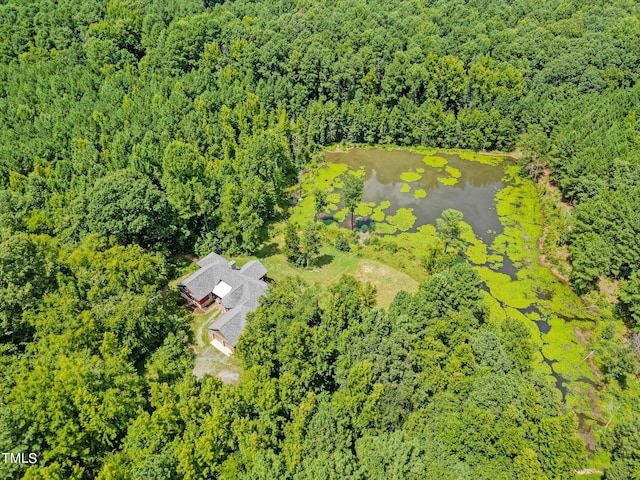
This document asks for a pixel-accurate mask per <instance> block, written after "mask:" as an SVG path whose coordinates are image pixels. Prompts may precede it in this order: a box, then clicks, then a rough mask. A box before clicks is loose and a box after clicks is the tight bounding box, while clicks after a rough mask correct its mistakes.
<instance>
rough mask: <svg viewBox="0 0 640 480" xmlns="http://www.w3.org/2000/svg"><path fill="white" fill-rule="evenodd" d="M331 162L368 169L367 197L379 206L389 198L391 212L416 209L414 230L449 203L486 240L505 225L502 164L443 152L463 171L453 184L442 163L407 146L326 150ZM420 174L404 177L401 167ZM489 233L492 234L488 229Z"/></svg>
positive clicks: (430, 220)
mask: <svg viewBox="0 0 640 480" xmlns="http://www.w3.org/2000/svg"><path fill="white" fill-rule="evenodd" d="M325 156H326V159H327V161H330V162H339V163H346V164H347V165H348V166H349V168H350V169H351V170H358V169H360V168H361V167H364V169H365V176H364V180H365V184H364V195H363V201H365V202H374V203H375V204H376V205H378V204H380V203H381V202H382V201H384V200H388V201H390V202H391V207H389V208H388V209H387V210H385V214H386V215H393V214H395V213H396V211H397V210H398V209H399V208H412V209H413V214H414V215H415V216H416V223H415V225H414V228H413V229H412V231H415V230H416V229H417V228H418V227H420V226H422V225H426V224H432V225H435V222H436V219H437V218H439V217H440V216H441V215H442V212H443V211H444V210H446V209H447V208H454V209H456V210H460V211H461V212H462V214H463V215H464V220H465V222H467V223H468V224H470V225H471V226H472V227H473V231H474V232H475V233H476V235H478V237H480V238H482V240H484V241H485V242H491V241H492V240H493V238H494V237H495V234H496V233H500V232H502V224H501V223H500V220H499V218H498V215H497V213H496V209H495V195H496V192H497V191H498V190H500V189H501V188H503V187H504V183H503V182H502V177H503V175H504V165H505V163H508V161H506V162H504V163H503V164H502V165H499V166H492V165H483V164H481V163H477V162H470V161H467V160H463V159H461V158H460V157H459V156H458V155H441V154H437V156H439V157H442V158H444V159H446V160H447V162H448V164H447V166H449V167H453V168H455V169H457V170H458V171H459V172H460V178H458V182H457V183H456V184H455V185H443V184H442V183H440V182H439V181H438V177H444V178H447V177H449V174H448V173H447V172H446V170H445V169H444V168H442V169H437V168H433V167H430V166H428V165H426V164H425V163H424V162H423V161H422V158H423V155H421V154H417V153H413V152H410V151H407V150H393V151H385V150H377V149H370V150H362V149H353V150H350V151H349V152H347V153H335V152H327V153H325ZM418 169H424V172H423V173H421V175H422V178H420V180H418V181H415V182H404V181H403V180H402V179H401V175H402V173H403V172H416V173H419V172H418ZM405 183H409V185H410V187H411V191H410V192H401V191H400V188H401V187H402V185H403V184H405ZM417 189H422V190H425V191H426V192H427V196H426V197H425V198H416V197H415V195H414V193H415V191H416V190H417ZM489 232H491V233H489Z"/></svg>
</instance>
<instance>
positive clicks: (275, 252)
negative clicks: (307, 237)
mask: <svg viewBox="0 0 640 480" xmlns="http://www.w3.org/2000/svg"><path fill="white" fill-rule="evenodd" d="M366 250H367V249H366V248H365V249H363V250H361V252H362V253H361V256H359V255H357V254H356V253H351V252H342V251H340V250H338V249H337V248H334V247H333V246H326V245H325V246H323V247H322V248H321V249H320V256H319V257H318V258H317V259H316V261H315V262H314V264H313V265H312V266H310V267H308V268H297V267H294V266H292V265H290V264H289V262H287V259H286V257H285V256H284V255H283V254H281V253H279V246H278V244H277V243H276V241H273V242H272V243H271V244H269V245H267V246H266V247H263V248H262V249H261V250H260V251H258V253H257V255H256V256H252V257H240V258H237V259H236V261H237V262H238V264H240V265H241V264H243V263H245V262H247V261H249V260H251V259H253V258H258V259H259V260H260V261H261V262H262V263H263V264H264V266H265V267H266V268H267V270H268V272H269V273H268V276H269V277H270V278H273V279H274V280H276V281H278V280H281V279H284V278H287V277H294V276H299V277H301V278H302V279H303V280H305V281H306V282H307V283H309V284H314V283H317V284H318V285H319V286H320V287H321V288H322V289H325V288H326V287H328V286H329V285H331V284H333V283H335V282H337V281H338V279H339V278H340V277H341V276H342V275H352V276H354V277H355V278H357V279H358V280H360V281H362V282H370V283H372V284H373V285H375V286H376V287H377V289H378V305H379V306H381V307H385V308H386V307H388V306H389V304H390V303H391V301H392V300H393V298H394V297H395V295H396V293H398V292H399V291H400V290H406V291H408V292H416V291H417V289H418V282H417V281H416V280H414V279H413V278H411V277H410V276H409V275H407V274H406V273H404V272H401V271H400V270H398V269H396V268H393V267H391V266H389V265H387V264H385V263H382V262H380V261H378V260H375V259H373V258H368V257H367V255H366Z"/></svg>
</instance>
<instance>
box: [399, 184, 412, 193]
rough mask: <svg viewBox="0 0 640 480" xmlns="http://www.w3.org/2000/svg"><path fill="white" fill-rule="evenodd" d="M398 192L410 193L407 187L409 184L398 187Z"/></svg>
mask: <svg viewBox="0 0 640 480" xmlns="http://www.w3.org/2000/svg"><path fill="white" fill-rule="evenodd" d="M400 191H401V192H402V193H407V192H410V191H411V187H410V186H409V184H408V183H404V184H402V186H401V187H400Z"/></svg>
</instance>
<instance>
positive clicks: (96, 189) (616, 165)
mask: <svg viewBox="0 0 640 480" xmlns="http://www.w3.org/2000/svg"><path fill="white" fill-rule="evenodd" d="M639 77H640V4H638V3H637V2H634V1H633V0H618V1H613V2H612V1H603V0H562V1H559V2H550V1H533V0H515V1H509V2H507V1H504V0H494V1H487V0H471V1H461V0H447V1H444V0H433V1H431V0H391V1H380V0H372V1H368V2H365V1H362V0H350V1H330V2H317V1H311V0H274V1H270V2H260V1H249V0H241V1H234V2H226V3H221V2H218V1H213V0H181V1H178V0H171V1H160V0H152V1H146V2H143V1H142V0H110V1H105V0H98V1H91V2H89V1H81V0H59V1H51V0H33V1H23V0H0V131H1V132H2V134H1V135H0V327H1V328H0V365H1V369H0V452H14V453H19V452H33V453H36V454H37V455H38V459H39V461H38V463H37V464H36V465H28V464H27V465H21V464H12V463H0V476H1V477H2V478H29V479H40V478H41V479H45V478H47V479H69V478H73V479H90V478H100V479H150V478H153V479H178V478H187V479H196V478H225V479H233V478H239V479H260V478H263V479H271V478H285V479H287V478H290V479H304V478H314V479H331V478H353V479H368V478H373V479H377V478H380V479H404V478H416V479H418V478H451V479H467V478H468V479H478V478H486V479H501V478H504V479H507V478H509V479H513V478H517V479H521V480H522V479H544V478H547V479H555V478H562V479H564V478H573V477H574V472H575V471H576V470H580V469H582V468H583V467H584V465H585V458H586V451H585V449H584V445H583V444H582V441H581V440H580V439H579V438H578V437H577V436H576V435H575V431H576V428H577V420H576V418H575V415H574V414H573V412H571V411H569V410H568V409H567V408H566V407H565V406H564V405H563V404H562V401H561V398H560V395H559V392H558V391H557V390H555V389H554V388H553V386H552V385H550V384H549V383H548V381H547V380H546V379H544V378H542V377H540V376H538V375H537V374H536V373H534V372H533V371H532V369H531V362H532V348H533V347H532V346H531V345H530V343H529V340H528V330H527V329H526V328H525V327H524V326H523V325H522V324H521V322H519V321H518V320H516V319H506V320H505V321H504V324H503V325H501V326H499V327H496V326H494V325H491V326H489V325H488V324H487V323H486V305H484V303H483V301H482V297H481V295H480V294H479V292H480V289H481V281H480V279H479V278H478V277H477V275H476V274H475V273H474V272H473V270H471V269H470V268H469V267H468V266H467V265H466V264H465V263H464V262H463V261H458V262H455V263H453V264H452V265H448V266H446V267H445V268H442V269H441V271H438V272H434V273H433V274H432V275H431V276H430V277H429V278H428V279H427V280H426V281H425V282H423V283H422V284H421V285H420V288H419V290H418V292H417V293H415V294H408V293H405V292H403V293H400V294H399V295H398V296H397V298H396V299H395V300H394V301H393V303H392V304H391V306H390V307H389V309H388V310H386V311H385V310H383V309H379V308H377V307H376V306H375V302H374V301H373V296H372V289H371V288H370V287H368V286H367V285H366V284H365V285H361V284H360V283H358V282H357V281H356V280H355V279H353V278H351V277H344V278H342V279H341V280H340V281H338V282H337V283H336V284H335V285H334V286H333V287H331V288H330V289H329V291H328V292H318V291H316V290H315V289H314V288H312V287H311V286H308V285H304V284H302V283H301V282H298V281H296V280H295V279H292V280H291V281H290V282H284V283H281V284H274V285H272V287H271V291H270V294H269V296H268V297H265V299H264V301H263V305H262V306H261V307H260V308H259V309H258V310H257V311H256V312H255V314H254V315H253V316H251V317H250V321H249V324H248V328H247V330H246V331H245V333H244V335H243V337H242V338H241V342H240V344H239V345H238V351H237V357H238V358H239V359H240V360H241V362H242V365H243V369H244V371H243V374H242V379H241V381H240V383H239V384H238V385H223V384H222V383H221V382H219V381H218V380H217V379H214V378H211V377H205V378H204V379H202V380H197V379H196V378H195V377H193V376H192V375H191V368H192V364H193V358H192V355H191V353H190V352H189V350H188V349H187V348H186V345H187V344H189V343H190V342H192V341H193V339H192V338H191V337H192V333H191V331H190V329H189V325H188V317H186V316H185V314H184V312H183V311H182V310H181V309H179V308H178V307H177V302H176V298H175V292H173V291H172V290H171V289H166V285H167V282H168V280H169V279H172V278H175V277H176V276H177V274H178V273H179V272H178V270H179V268H178V263H179V262H178V260H177V259H178V258H181V256H183V255H196V256H198V255H204V254H207V253H209V252H210V251H212V250H215V251H217V252H221V253H225V254H228V255H230V256H233V255H239V254H245V253H252V252H255V251H256V250H257V249H258V248H259V247H260V245H261V244H263V243H264V242H265V241H266V240H267V239H268V237H269V235H270V230H269V226H270V225H271V224H272V223H273V222H274V221H276V220H282V219H284V218H286V216H287V215H288V212H289V208H288V207H289V205H290V203H291V192H290V190H289V189H290V187H291V186H293V185H295V183H296V182H297V179H298V176H299V173H300V172H301V171H302V170H304V169H305V168H308V167H309V166H311V165H313V164H315V163H317V162H318V158H319V152H320V151H321V148H322V146H326V145H330V144H334V143H337V142H345V143H349V144H371V145H374V144H377V145H401V146H406V145H425V146H429V147H443V148H465V149H473V150H501V151H515V150H518V151H521V152H522V156H521V159H520V163H521V166H522V171H523V172H526V173H529V174H530V175H531V176H532V177H534V178H536V179H540V180H541V181H542V179H545V180H546V181H549V182H551V184H553V185H554V186H555V187H557V188H558V189H559V191H560V193H561V197H562V198H561V200H562V202H563V203H564V204H565V205H566V206H568V207H569V212H570V213H568V214H567V215H566V218H564V220H563V221H562V222H559V224H558V225H556V226H555V227H554V228H555V229H556V231H555V232H554V233H555V237H554V238H556V244H557V245H556V246H557V247H559V248H566V251H567V252H568V256H567V260H568V262H569V264H570V275H569V280H570V282H571V284H572V286H573V288H574V289H575V291H576V292H578V293H580V294H589V292H592V291H594V290H598V289H599V286H600V285H601V283H603V282H605V283H607V282H608V283H610V284H613V285H615V286H616V288H617V290H618V291H619V295H618V298H617V299H616V301H617V303H616V304H615V305H614V306H611V308H612V310H614V311H615V314H616V315H618V316H619V317H620V318H621V319H623V320H624V321H625V322H626V325H627V327H628V334H627V337H630V336H631V333H632V332H634V331H635V332H637V331H638V330H639V329H640V241H638V239H639V238H640V208H639V205H640V84H639V83H638V79H639ZM305 262H307V263H308V260H305ZM638 338H639V337H638V336H637V335H636V337H635V340H636V345H635V351H634V346H633V344H632V343H631V342H629V343H620V344H619V345H616V346H615V347H611V348H612V350H611V351H613V350H615V349H617V350H615V351H617V352H621V353H619V355H620V358H621V360H619V362H618V364H616V365H617V366H616V368H619V369H620V372H621V373H619V374H617V375H615V376H614V377H612V379H611V380H610V381H611V382H613V383H615V382H617V384H619V388H621V389H623V390H624V388H625V385H626V383H625V376H626V375H629V383H631V377H632V376H633V374H634V373H637V372H638V366H637V356H638V350H640V346H638V343H639V342H640V340H638ZM619 341H620V342H623V340H619ZM616 361H618V360H616ZM612 364H613V363H612ZM623 364H624V365H623ZM616 388H618V387H616ZM621 395H624V394H621ZM634 402H635V403H634ZM628 405H629V406H628V408H625V409H624V411H623V412H621V413H620V414H618V415H617V416H616V418H615V420H614V421H613V422H612V423H611V425H610V426H609V428H608V430H607V433H606V435H605V436H604V438H603V442H602V445H601V447H600V448H603V449H604V450H605V451H606V452H607V455H608V458H609V459H610V468H608V469H607V471H606V472H604V475H605V478H607V479H615V480H622V479H633V478H640V448H638V445H639V444H640V438H639V433H638V432H640V408H639V407H638V402H637V398H636V399H635V400H633V399H631V400H630V401H629V402H628Z"/></svg>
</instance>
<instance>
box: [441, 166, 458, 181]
mask: <svg viewBox="0 0 640 480" xmlns="http://www.w3.org/2000/svg"><path fill="white" fill-rule="evenodd" d="M444 169H445V170H446V171H447V173H448V174H449V175H451V176H452V177H453V178H460V177H461V176H462V173H460V170H458V169H457V168H455V167H451V166H449V165H447V166H446V167H444Z"/></svg>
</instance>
